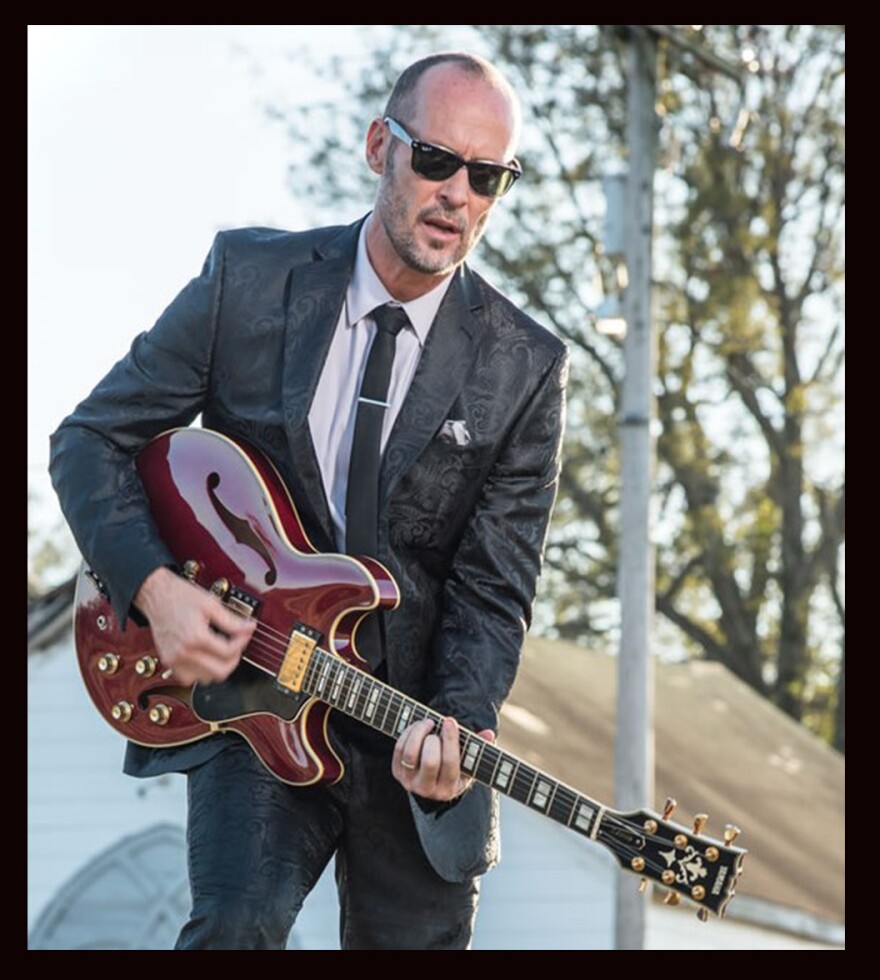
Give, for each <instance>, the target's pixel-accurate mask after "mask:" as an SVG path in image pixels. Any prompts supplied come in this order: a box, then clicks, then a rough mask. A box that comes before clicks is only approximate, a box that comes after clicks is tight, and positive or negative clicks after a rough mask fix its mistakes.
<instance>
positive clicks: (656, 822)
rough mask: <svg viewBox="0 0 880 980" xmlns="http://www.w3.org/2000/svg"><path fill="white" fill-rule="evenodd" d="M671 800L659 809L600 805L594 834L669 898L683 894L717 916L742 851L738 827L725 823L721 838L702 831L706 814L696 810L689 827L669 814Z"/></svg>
mask: <svg viewBox="0 0 880 980" xmlns="http://www.w3.org/2000/svg"><path fill="white" fill-rule="evenodd" d="M674 809H675V801H674V800H667V803H666V807H665V808H664V810H663V813H662V814H658V813H654V812H653V811H651V810H637V811H635V812H632V813H618V812H616V811H614V810H606V811H605V813H604V814H603V815H602V819H601V822H600V825H599V829H598V832H597V834H596V839H597V840H598V841H599V842H600V843H602V844H604V845H605V846H606V847H607V848H608V849H609V850H611V851H612V853H613V854H614V856H615V857H616V858H617V860H618V862H619V864H620V866H621V867H622V868H625V869H626V870H627V871H632V872H633V873H635V874H638V875H641V876H642V878H643V879H644V880H646V881H655V882H657V883H658V884H659V885H662V886H664V887H665V888H667V889H669V894H670V896H674V898H673V901H677V900H678V896H684V897H685V898H687V899H689V900H690V901H692V902H693V903H694V904H695V905H697V906H698V907H699V910H700V918H703V919H705V918H706V917H707V915H708V913H710V912H711V913H713V914H714V915H718V916H722V915H724V912H725V909H726V908H727V905H728V903H729V902H730V900H731V899H732V898H733V896H734V893H735V891H736V884H737V881H738V880H739V876H740V875H741V874H742V865H743V858H744V857H745V855H746V853H747V852H746V851H745V850H744V849H743V848H741V847H734V846H733V842H734V840H736V838H737V836H738V835H739V828H737V827H734V826H732V825H730V824H728V826H727V828H726V829H725V832H724V840H723V841H720V840H715V839H713V838H712V837H706V836H704V835H703V828H704V827H705V826H706V823H707V821H708V817H707V816H706V815H705V814H704V813H700V814H697V816H696V817H695V818H694V823H693V826H692V827H685V826H684V825H682V824H678V823H673V822H672V821H671V820H669V817H670V815H671V814H672V811H673V810H674Z"/></svg>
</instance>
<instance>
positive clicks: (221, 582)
mask: <svg viewBox="0 0 880 980" xmlns="http://www.w3.org/2000/svg"><path fill="white" fill-rule="evenodd" d="M211 591H212V592H213V593H214V595H216V596H219V597H220V598H221V599H222V598H223V596H225V595H226V593H227V592H228V591H229V579H228V578H218V579H217V581H216V582H213V583H212V584H211Z"/></svg>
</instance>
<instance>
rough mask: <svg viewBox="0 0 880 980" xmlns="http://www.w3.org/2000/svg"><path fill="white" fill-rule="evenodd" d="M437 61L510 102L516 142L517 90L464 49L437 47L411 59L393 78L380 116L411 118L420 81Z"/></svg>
mask: <svg viewBox="0 0 880 980" xmlns="http://www.w3.org/2000/svg"><path fill="white" fill-rule="evenodd" d="M440 65H445V66H450V67H452V68H454V69H455V70H457V71H459V72H461V73H462V74H463V75H465V76H467V77H469V78H470V79H472V80H474V81H480V82H483V83H484V84H486V85H487V86H489V87H490V88H494V89H495V90H496V91H497V92H498V93H499V94H500V95H502V96H503V97H504V98H505V100H506V101H507V103H508V105H509V108H510V112H511V116H512V120H513V143H514V144H516V143H518V142H519V133H520V127H521V121H522V110H521V109H520V104H519V99H518V98H517V96H516V93H515V92H514V91H513V88H512V87H511V85H510V83H509V82H508V81H507V79H506V78H505V77H504V75H502V74H501V72H500V71H499V70H498V69H497V68H496V67H495V66H494V65H493V64H492V63H491V62H490V61H487V60H486V59H485V58H482V57H480V55H476V54H471V53H470V52H467V51H440V52H438V53H437V54H432V55H428V57H426V58H422V59H420V60H419V61H416V62H413V64H411V65H410V66H409V67H408V68H406V69H404V71H403V72H402V73H401V75H400V77H399V78H398V79H397V81H396V82H395V84H394V88H393V89H392V90H391V95H390V96H389V97H388V103H387V105H386V106H385V111H384V112H383V116H391V117H392V118H393V119H398V120H401V121H403V122H408V121H411V120H412V118H413V115H414V113H415V111H416V103H417V98H418V90H419V83H420V81H421V80H422V78H423V76H424V75H425V74H426V73H427V72H429V71H430V70H431V69H433V68H437V67H438V66H440Z"/></svg>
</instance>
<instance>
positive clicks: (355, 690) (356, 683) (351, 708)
mask: <svg viewBox="0 0 880 980" xmlns="http://www.w3.org/2000/svg"><path fill="white" fill-rule="evenodd" d="M352 676H353V678H354V679H353V681H352V684H351V687H350V688H349V691H348V697H347V698H346V699H345V711H346V712H347V713H348V714H350V715H352V716H353V717H355V718H359V717H360V710H359V708H358V699H359V697H360V693H361V688H362V687H363V686H364V675H363V674H361V673H360V672H359V671H352Z"/></svg>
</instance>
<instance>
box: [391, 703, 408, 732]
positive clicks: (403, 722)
mask: <svg viewBox="0 0 880 980" xmlns="http://www.w3.org/2000/svg"><path fill="white" fill-rule="evenodd" d="M411 715H412V702H411V701H404V703H403V708H402V709H401V711H400V714H399V715H398V716H397V723H396V724H395V726H394V730H395V732H396V733H397V734H398V735H400V734H401V732H402V731H403V730H404V728H406V726H407V725H408V724H409V719H410V716H411Z"/></svg>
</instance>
